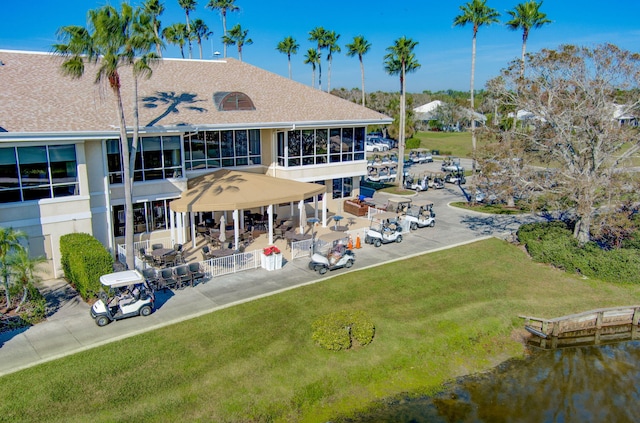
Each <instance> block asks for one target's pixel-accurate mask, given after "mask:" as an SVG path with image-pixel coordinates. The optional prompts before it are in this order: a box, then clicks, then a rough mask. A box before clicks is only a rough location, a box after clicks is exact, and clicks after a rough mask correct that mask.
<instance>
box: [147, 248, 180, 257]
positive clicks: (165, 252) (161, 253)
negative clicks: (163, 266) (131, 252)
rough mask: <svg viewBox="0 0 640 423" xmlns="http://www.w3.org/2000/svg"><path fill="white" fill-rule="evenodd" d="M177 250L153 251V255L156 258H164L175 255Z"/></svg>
mask: <svg viewBox="0 0 640 423" xmlns="http://www.w3.org/2000/svg"><path fill="white" fill-rule="evenodd" d="M174 251H175V250H174V249H173V248H158V249H156V250H151V255H152V256H154V257H158V258H160V257H164V256H166V255H167V254H171V253H173V252H174Z"/></svg>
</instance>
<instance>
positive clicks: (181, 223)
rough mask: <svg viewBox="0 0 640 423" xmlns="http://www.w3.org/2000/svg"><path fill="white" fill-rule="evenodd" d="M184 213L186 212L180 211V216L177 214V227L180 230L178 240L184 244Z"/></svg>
mask: <svg viewBox="0 0 640 423" xmlns="http://www.w3.org/2000/svg"><path fill="white" fill-rule="evenodd" d="M184 215H185V214H184V213H182V212H181V213H178V216H177V218H178V219H177V220H178V221H177V223H178V225H177V228H176V229H177V231H178V237H177V241H176V242H177V243H178V244H182V243H183V242H184Z"/></svg>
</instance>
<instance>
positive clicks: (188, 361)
mask: <svg viewBox="0 0 640 423" xmlns="http://www.w3.org/2000/svg"><path fill="white" fill-rule="evenodd" d="M356 266H357V263H356ZM638 294H640V286H632V285H619V284H613V283H604V282H600V281H596V280H585V279H581V278H579V277H577V276H574V275H567V274H565V273H563V272H560V271H558V270H554V269H552V268H550V267H548V266H545V265H540V264H536V263H533V262H532V261H531V260H529V259H528V257H527V256H526V254H525V253H524V252H523V251H522V250H521V249H520V248H518V247H516V246H513V245H511V244H509V243H506V242H504V241H501V240H498V239H490V240H486V241H482V242H476V243H473V244H469V245H466V246H463V247H459V248H456V249H451V250H446V251H441V252H437V253H432V254H426V255H423V256H420V257H417V258H412V259H409V260H406V261H402V262H395V263H391V264H387V265H384V266H380V267H376V268H370V269H364V270H361V271H356V272H351V273H348V274H342V275H340V273H338V276H336V277H334V278H332V279H329V280H326V281H323V282H321V283H317V284H314V285H309V286H306V287H302V288H299V289H295V290H292V291H288V292H285V293H282V294H278V295H275V296H272V297H267V298H262V299H259V300H256V301H253V302H250V303H246V304H242V305H238V306H235V307H232V308H229V309H225V310H221V311H217V312H215V313H211V314H209V315H206V316H203V317H200V318H197V319H193V320H189V321H186V322H182V323H179V324H176V325H172V326H169V327H166V328H162V329H159V330H156V331H153V332H149V333H145V334H142V335H139V336H136V337H134V338H129V339H126V340H122V341H119V342H115V343H113V344H109V345H105V346H102V347H100V348H95V349H92V350H89V351H85V352H82V353H78V354H75V355H73V356H70V357H66V358H62V359H60V360H56V361H53V362H50V363H46V364H43V365H40V366H37V367H34V368H31V369H26V370H23V371H21V372H18V373H14V374H11V375H8V376H5V377H3V378H1V379H0V383H1V384H2V387H3V390H2V392H3V395H2V396H3V401H2V402H1V404H0V416H2V417H3V420H4V421H12V422H19V421H47V422H63V421H64V422H87V421H91V422H93V423H96V422H118V421H121V422H130V421H152V422H155V421H157V422H160V421H162V422H165V421H207V422H208V421H215V422H247V421H254V422H259V421H265V422H266V421H274V422H296V421H300V422H326V421H328V420H331V419H335V418H336V417H338V416H345V415H348V414H349V413H351V412H354V411H357V410H361V409H363V408H365V407H368V406H370V405H371V404H373V403H375V401H376V400H379V399H382V398H386V397H390V396H396V395H400V394H402V393H406V392H411V393H415V394H420V393H432V392H434V391H435V390H437V389H438V388H439V387H440V386H441V384H442V383H443V382H444V381H447V380H450V379H452V378H454V377H457V376H460V375H463V374H469V373H475V372H479V371H484V370H487V369H489V368H491V367H493V366H495V365H496V364H498V363H499V362H501V361H503V360H505V359H508V358H510V357H522V356H523V354H524V350H523V347H522V344H521V341H522V336H524V335H523V333H526V332H525V331H524V330H523V329H522V328H523V322H522V320H521V319H519V318H518V317H517V316H518V315H519V314H527V315H533V316H540V317H548V318H551V317H556V316H561V315H565V314H570V313H576V312H580V311H585V310H589V309H593V308H597V307H609V306H616V305H627V304H631V303H636V302H637V301H635V300H634V298H637V297H638ZM339 310H363V311H365V312H367V313H368V314H369V315H370V316H371V318H372V319H373V321H374V323H375V325H376V335H375V339H374V340H373V342H372V343H371V344H370V345H368V346H366V347H360V348H356V349H354V350H350V351H341V352H330V351H327V350H323V349H321V348H319V347H317V346H316V345H314V343H313V341H312V339H311V324H312V322H313V321H314V320H315V319H316V318H317V317H319V316H321V315H324V314H327V313H331V312H334V311H339ZM159 312H161V311H159Z"/></svg>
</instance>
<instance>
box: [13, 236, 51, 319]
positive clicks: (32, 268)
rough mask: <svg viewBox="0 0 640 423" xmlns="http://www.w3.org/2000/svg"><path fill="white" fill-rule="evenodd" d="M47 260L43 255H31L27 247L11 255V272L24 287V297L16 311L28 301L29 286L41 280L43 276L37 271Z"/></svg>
mask: <svg viewBox="0 0 640 423" xmlns="http://www.w3.org/2000/svg"><path fill="white" fill-rule="evenodd" d="M46 261H47V259H46V258H45V257H43V256H39V257H33V258H32V257H29V250H27V249H26V248H20V249H18V250H16V251H15V253H14V254H13V255H12V256H11V260H10V266H11V273H12V274H13V277H14V279H15V282H16V283H17V284H18V285H19V286H20V287H22V298H21V299H20V303H19V304H18V307H17V308H16V312H19V311H20V308H21V307H22V306H23V305H24V304H25V303H26V302H27V300H28V295H29V288H32V287H34V286H35V284H36V283H38V282H40V280H41V278H40V277H39V276H38V275H37V274H36V272H37V271H38V266H39V265H40V264H42V263H45V262H46Z"/></svg>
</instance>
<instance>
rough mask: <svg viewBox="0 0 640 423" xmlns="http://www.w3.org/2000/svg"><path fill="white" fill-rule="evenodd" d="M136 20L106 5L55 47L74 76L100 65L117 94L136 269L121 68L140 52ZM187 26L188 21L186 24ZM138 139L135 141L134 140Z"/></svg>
mask: <svg viewBox="0 0 640 423" xmlns="http://www.w3.org/2000/svg"><path fill="white" fill-rule="evenodd" d="M134 19H135V14H134V13H133V9H132V8H131V6H129V5H128V4H126V3H123V4H122V8H121V11H118V10H117V9H115V8H114V7H112V6H103V7H101V8H99V9H96V10H90V11H89V12H88V22H89V28H88V29H87V28H83V27H80V26H75V25H71V26H64V27H62V28H60V30H59V31H58V36H59V38H60V39H61V41H62V42H61V43H58V44H54V45H53V50H54V51H55V52H56V53H57V54H59V55H61V56H62V57H63V59H64V60H63V62H62V65H61V67H62V72H63V73H64V74H65V75H67V76H69V77H72V78H81V77H82V76H83V75H84V72H85V62H89V63H92V64H95V65H96V77H95V82H96V83H105V84H107V85H108V87H109V88H110V89H111V91H112V93H113V95H114V96H113V97H114V104H115V109H116V111H117V119H118V124H119V127H120V152H121V157H122V170H123V178H122V182H123V186H124V197H125V245H126V262H127V266H128V267H129V268H130V269H133V268H134V252H133V230H134V227H133V201H132V188H133V172H132V169H133V168H132V166H131V163H132V160H131V155H132V154H131V153H132V151H133V155H134V157H135V148H136V146H135V145H133V146H132V147H130V146H129V142H128V138H127V125H126V121H125V116H124V107H123V104H122V92H121V88H122V86H121V82H120V68H121V67H122V66H128V65H131V64H132V63H133V59H132V57H135V55H136V51H135V50H136V47H134V45H135V42H134V41H133V40H132V39H131V37H132V34H134V33H135V31H132V30H131V25H133V21H134ZM183 25H184V24H183ZM134 141H135V140H134Z"/></svg>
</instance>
